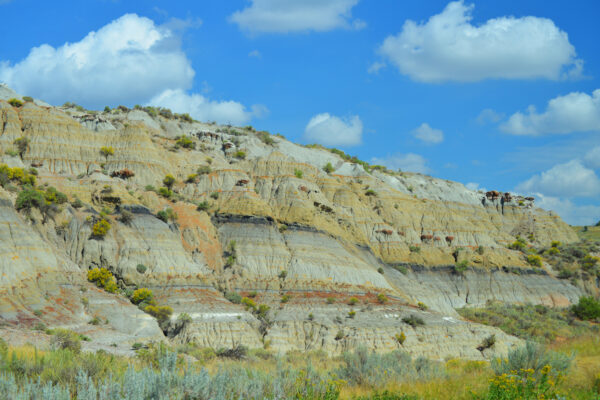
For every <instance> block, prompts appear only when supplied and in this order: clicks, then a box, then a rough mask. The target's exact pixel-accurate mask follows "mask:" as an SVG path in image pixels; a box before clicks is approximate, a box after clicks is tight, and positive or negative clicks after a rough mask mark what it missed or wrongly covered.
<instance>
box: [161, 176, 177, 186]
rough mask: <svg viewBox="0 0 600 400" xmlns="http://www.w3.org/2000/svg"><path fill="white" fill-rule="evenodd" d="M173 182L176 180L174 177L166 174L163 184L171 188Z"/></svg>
mask: <svg viewBox="0 0 600 400" xmlns="http://www.w3.org/2000/svg"><path fill="white" fill-rule="evenodd" d="M175 182H176V180H175V177H174V176H173V175H171V174H168V175H166V176H165V178H164V179H163V184H164V185H165V186H166V187H167V188H169V189H171V188H172V187H173V185H174V184H175Z"/></svg>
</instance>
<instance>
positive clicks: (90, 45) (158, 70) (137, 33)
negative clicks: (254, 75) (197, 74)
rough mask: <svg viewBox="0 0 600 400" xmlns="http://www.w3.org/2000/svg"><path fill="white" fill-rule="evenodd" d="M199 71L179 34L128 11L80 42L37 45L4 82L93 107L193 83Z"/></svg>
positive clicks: (1, 70) (2, 66)
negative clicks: (183, 49) (184, 51)
mask: <svg viewBox="0 0 600 400" xmlns="http://www.w3.org/2000/svg"><path fill="white" fill-rule="evenodd" d="M193 78H194V70H193V69H192V67H191V65H190V61H189V60H188V58H187V57H186V55H185V54H184V53H183V51H182V50H181V46H180V42H179V39H178V37H176V35H174V34H173V32H172V31H171V30H170V29H168V28H166V27H161V26H156V25H155V24H154V22H153V21H152V20H150V19H148V18H144V17H139V16H137V15H135V14H126V15H123V16H122V17H120V18H118V19H116V20H114V21H112V22H111V23H109V24H108V25H105V26H104V27H102V28H100V29H99V30H98V31H95V32H94V31H93V32H90V33H89V34H88V35H87V36H86V37H85V38H83V39H82V40H81V41H79V42H75V43H65V44H64V45H62V46H60V47H57V48H54V47H52V46H50V45H48V44H43V45H41V46H39V47H34V48H33V49H31V51H30V52H29V55H28V56H27V57H26V58H25V59H23V60H21V61H20V62H18V63H16V64H14V65H11V64H10V63H9V62H6V61H5V62H2V63H0V80H2V81H5V82H6V83H7V84H8V85H10V86H11V87H13V88H14V89H15V90H16V91H17V92H20V93H23V94H25V95H30V96H34V97H37V98H40V99H43V100H45V101H48V102H50V103H54V104H61V103H62V102H64V101H67V100H69V101H75V102H77V103H81V104H84V105H86V106H88V107H102V106H104V105H106V104H117V103H123V104H133V103H135V102H139V101H141V100H146V99H149V98H150V97H152V96H154V95H156V94H157V93H160V92H162V91H163V90H165V89H173V88H177V89H186V88H188V87H190V86H191V84H192V81H193Z"/></svg>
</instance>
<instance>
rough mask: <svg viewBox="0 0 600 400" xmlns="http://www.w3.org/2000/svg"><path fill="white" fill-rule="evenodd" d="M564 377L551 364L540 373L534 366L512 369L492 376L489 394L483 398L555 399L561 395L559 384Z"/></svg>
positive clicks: (501, 399) (503, 399) (498, 399)
mask: <svg viewBox="0 0 600 400" xmlns="http://www.w3.org/2000/svg"><path fill="white" fill-rule="evenodd" d="M562 378H563V375H562V373H561V372H557V371H554V370H553V369H552V367H551V366H550V365H545V366H544V367H543V368H542V369H541V370H540V373H539V374H536V372H535V370H534V369H533V368H529V369H521V370H520V371H518V372H517V371H511V372H510V373H504V374H501V375H497V376H495V377H494V378H491V379H490V386H489V391H488V393H487V396H485V397H481V399H487V400H513V399H515V400H516V399H554V398H557V396H558V395H559V393H558V391H557V385H558V383H559V382H560V381H561V380H562Z"/></svg>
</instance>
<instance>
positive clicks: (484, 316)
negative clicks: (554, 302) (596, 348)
mask: <svg viewBox="0 0 600 400" xmlns="http://www.w3.org/2000/svg"><path fill="white" fill-rule="evenodd" d="M457 311H458V313H459V314H460V315H461V316H462V317H464V318H466V319H468V320H471V321H474V322H478V323H481V324H485V325H491V326H495V327H497V328H500V329H502V330H503V331H504V332H506V333H508V334H510V335H514V336H517V337H519V338H521V339H525V340H536V341H540V342H543V343H552V342H554V341H555V340H556V339H557V338H561V339H572V338H576V337H578V336H582V335H590V334H598V332H600V329H599V327H598V325H595V324H592V323H589V322H584V321H580V320H578V319H576V318H575V317H574V316H573V315H572V313H571V312H570V311H569V310H568V309H556V308H550V307H546V306H543V305H539V304H538V305H531V304H525V305H514V304H506V303H501V302H490V303H488V304H487V305H486V307H483V308H461V309H458V310H457Z"/></svg>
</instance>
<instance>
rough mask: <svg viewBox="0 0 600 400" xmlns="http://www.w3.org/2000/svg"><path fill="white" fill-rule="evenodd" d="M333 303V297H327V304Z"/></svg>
mask: <svg viewBox="0 0 600 400" xmlns="http://www.w3.org/2000/svg"><path fill="white" fill-rule="evenodd" d="M333 303H335V297H328V298H327V304H333Z"/></svg>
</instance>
